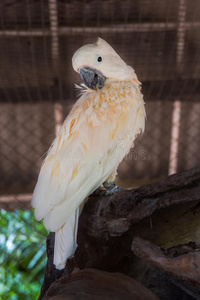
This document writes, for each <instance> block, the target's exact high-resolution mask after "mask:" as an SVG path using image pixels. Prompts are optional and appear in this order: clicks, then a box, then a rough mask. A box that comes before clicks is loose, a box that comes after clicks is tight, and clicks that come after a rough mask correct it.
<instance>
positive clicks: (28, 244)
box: [0, 210, 47, 300]
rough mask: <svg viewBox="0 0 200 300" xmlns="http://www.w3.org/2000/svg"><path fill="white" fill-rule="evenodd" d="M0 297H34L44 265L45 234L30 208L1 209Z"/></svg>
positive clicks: (21, 299)
mask: <svg viewBox="0 0 200 300" xmlns="http://www.w3.org/2000/svg"><path fill="white" fill-rule="evenodd" d="M0 228H1V231H0V299H3V300H7V299H9V300H18V299H20V300H23V299H26V300H29V299H37V297H38V295H39V291H40V288H41V284H42V280H43V276H44V268H45V265H46V252H45V250H46V244H45V242H46V235H47V231H46V230H45V228H44V226H43V224H42V222H36V221H35V219H34V215H33V211H32V210H31V211H21V210H16V211H14V212H6V211H5V210H1V218H0Z"/></svg>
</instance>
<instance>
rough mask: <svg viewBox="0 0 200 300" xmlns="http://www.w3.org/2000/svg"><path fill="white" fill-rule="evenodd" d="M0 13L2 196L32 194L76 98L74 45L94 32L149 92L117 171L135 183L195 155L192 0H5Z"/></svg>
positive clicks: (198, 25)
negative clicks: (143, 118)
mask: <svg viewBox="0 0 200 300" xmlns="http://www.w3.org/2000/svg"><path fill="white" fill-rule="evenodd" d="M0 14H1V16H0V187H1V188H0V197H1V199H5V198H6V197H7V199H8V200H9V199H10V201H11V200H12V197H14V198H15V199H18V200H19V201H24V200H27V199H28V200H29V199H30V198H31V193H32V190H33V188H34V185H35V183H36V179H37V176H38V172H39V169H40V165H41V163H42V157H43V155H44V154H45V152H46V151H47V150H48V148H49V146H50V144H51V142H52V141H53V139H54V137H55V134H56V132H57V130H58V128H59V126H60V124H61V123H62V121H63V120H64V118H65V117H66V115H67V113H68V112H69V110H70V108H71V107H72V105H73V103H75V101H76V99H77V95H76V91H75V88H74V84H75V83H80V78H79V76H78V74H75V72H74V71H73V69H72V65H71V58H72V55H73V53H74V52H75V51H76V50H77V49H78V48H79V47H80V46H81V45H84V44H86V43H92V42H94V41H95V40H96V39H97V37H98V36H101V37H102V38H103V39H105V40H106V41H107V42H109V43H110V44H111V45H112V46H113V48H114V49H116V51H117V52H118V53H119V54H120V56H121V57H122V58H123V59H124V60H125V61H126V62H127V63H128V64H129V65H131V66H133V68H134V69H135V71H136V73H137V75H138V78H139V79H140V81H141V82H142V84H143V88H142V91H143V94H144V99H145V102H146V111H147V123H146V130H145V133H144V135H143V136H142V137H141V138H138V139H137V141H136V142H135V148H134V150H132V152H131V153H130V154H129V155H128V156H127V158H126V159H125V160H124V162H123V163H122V164H121V166H120V168H119V180H120V181H121V182H123V181H125V180H126V185H130V184H131V185H133V184H141V183H143V182H148V181H152V180H156V179H159V178H162V177H165V176H167V175H168V174H172V173H176V172H178V171H182V170H184V169H188V168H192V167H195V166H199V165H200V134H199V132H200V117H199V116H200V102H199V100H200V2H199V1H198V0H169V1H165V0H135V1H128V0H127V1H117V0H115V1H113V0H104V1H93V0H91V1H61V0H58V1H56V0H49V1H45V0H43V1H42V0H38V1H37V0H35V1H34V0H27V1H15V0H2V1H0ZM9 197H10V198H9Z"/></svg>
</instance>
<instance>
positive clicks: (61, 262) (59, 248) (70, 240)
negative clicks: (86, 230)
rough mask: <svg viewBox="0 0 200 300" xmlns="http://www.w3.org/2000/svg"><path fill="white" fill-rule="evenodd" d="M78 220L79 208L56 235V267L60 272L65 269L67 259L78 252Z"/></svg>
mask: <svg viewBox="0 0 200 300" xmlns="http://www.w3.org/2000/svg"><path fill="white" fill-rule="evenodd" d="M78 218H79V208H77V209H76V211H75V212H74V214H73V215H71V217H70V218H69V220H68V221H67V222H66V223H65V224H64V225H63V226H62V227H61V228H59V229H58V230H57V231H56V233H55V246H54V265H55V267H56V269H58V270H62V269H64V267H65V264H66V261H67V259H68V258H69V257H70V256H72V255H73V254H74V252H75V251H76V248H77V230H78Z"/></svg>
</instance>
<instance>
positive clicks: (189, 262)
mask: <svg viewBox="0 0 200 300" xmlns="http://www.w3.org/2000/svg"><path fill="white" fill-rule="evenodd" d="M51 235H52V234H51ZM49 239H50V240H52V239H53V235H52V236H50V237H49ZM49 243H50V244H51V245H52V242H49ZM78 245H79V246H78V248H77V251H76V253H75V256H74V258H73V259H71V260H69V261H68V262H67V265H66V267H65V270H64V271H63V272H58V271H57V270H55V268H54V266H53V265H52V261H53V260H52V257H53V247H49V249H48V263H47V270H46V274H45V278H44V284H43V288H42V291H41V295H40V298H39V299H76V298H59V297H57V296H56V295H58V294H59V293H60V292H61V291H62V288H61V285H62V287H63V290H65V291H66V290H67V291H68V292H69V290H70V286H72V282H71V281H70V280H72V281H73V285H76V284H77V288H78V286H79V285H80V282H84V284H83V285H82V283H81V287H82V288H81V293H82V294H83V295H82V296H81V297H82V298H79V299H90V298H87V297H88V294H87V289H88V286H89V285H91V284H92V286H93V288H94V291H95V289H96V291H97V289H98V288H100V286H101V280H103V278H107V279H105V281H107V280H109V279H108V277H109V276H111V277H112V280H111V281H110V287H111V290H112V291H113V296H112V298H114V299H115V296H114V292H117V291H116V290H115V286H116V283H114V281H113V280H116V277H115V275H114V274H111V272H120V273H123V274H125V275H127V276H129V277H132V278H134V279H135V280H137V281H138V282H140V283H142V284H143V285H145V286H146V288H148V289H149V290H151V291H152V292H153V293H154V294H155V295H157V297H159V298H160V299H163V300H168V299H169V300H171V299H173V300H176V299H177V300H178V299H186V300H192V299H200V249H199V245H200V168H197V169H192V170H189V171H186V172H183V173H180V174H175V175H172V176H169V177H168V178H166V179H165V180H163V181H160V182H157V183H153V184H149V185H144V186H142V187H141V188H138V189H130V190H123V191H121V192H119V193H116V194H114V195H112V196H100V195H98V194H96V193H94V194H93V195H91V196H90V197H89V200H88V202H87V203H86V205H85V207H84V210H83V212H82V214H81V216H80V219H79V230H78ZM74 269H75V270H82V271H77V272H76V273H74V272H73V270H74ZM87 269H90V270H87ZM91 269H97V270H91ZM98 270H103V271H106V272H109V273H105V272H104V273H98V272H99V271H98ZM72 272H73V273H72ZM89 274H90V275H89ZM91 274H92V275H91ZM74 276H75V277H74ZM88 276H89V277H90V276H91V278H90V279H91V280H89V281H88ZM102 276H103V277H102ZM104 276H105V277H104ZM113 276H114V277H113ZM117 276H119V277H117V278H118V279H117V280H119V281H120V280H121V281H120V282H121V283H117V285H118V284H119V285H120V284H121V287H122V286H123V287H122V290H123V289H124V293H125V294H124V295H127V296H123V298H119V299H127V300H128V299H129V298H128V294H126V288H125V286H124V285H123V280H124V278H123V275H122V274H121V275H119V274H118V275H117ZM120 276H122V277H120ZM59 277H62V278H60V279H59V281H57V282H56V284H57V288H56V293H57V294H56V293H55V289H54V294H51V293H50V294H49V291H48V292H47V293H46V291H47V289H48V288H49V286H51V285H52V282H53V281H55V280H56V279H58V278H59ZM111 277H110V278H111ZM74 278H75V279H74ZM120 278H121V279H120ZM74 280H75V281H74ZM130 280H132V279H130ZM75 282H76V283H75ZM138 282H135V281H134V283H133V282H132V286H133V287H134V288H136V286H137V291H139V290H140V293H141V295H142V292H143V291H144V288H143V287H142V286H141V285H140V284H139V283H138ZM87 284H88V285H87ZM63 285H64V286H63ZM51 288H52V286H51V287H50V289H51ZM84 291H85V292H84ZM94 291H93V292H94ZM93 292H92V293H93ZM149 292H150V291H149ZM45 293H46V295H45V298H44V297H43V295H44V294H45ZM64 293H65V292H64ZM84 293H85V294H84ZM52 295H53V296H52ZM59 295H60V294H59ZM63 295H64V294H63ZM66 295H67V296H66V297H69V295H68V294H66ZM84 295H85V296H84ZM103 295H104V298H105V299H110V298H108V297H109V295H110V294H109V292H108V290H107V289H106V288H105V290H104V292H103V294H102V297H103ZM138 295H139V294H138ZM138 295H136V296H135V297H136V298H133V297H132V298H131V299H140V298H137V297H138ZM155 295H153V296H152V297H156V296H155ZM50 297H53V298H50ZM56 297H57V298H56ZM70 297H71V296H70ZM84 297H85V298H84ZM106 297H107V298H106ZM77 299H78V298H77ZM94 299H102V298H94ZM116 299H118V298H116ZM142 299H145V298H142ZM149 299H151V298H149ZM152 299H154V298H152ZM155 299H156V298H155Z"/></svg>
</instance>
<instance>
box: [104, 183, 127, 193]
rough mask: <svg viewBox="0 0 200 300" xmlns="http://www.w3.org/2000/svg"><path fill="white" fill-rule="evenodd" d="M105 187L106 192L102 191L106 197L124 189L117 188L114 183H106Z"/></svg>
mask: <svg viewBox="0 0 200 300" xmlns="http://www.w3.org/2000/svg"><path fill="white" fill-rule="evenodd" d="M103 186H104V187H105V190H102V191H103V192H104V196H111V195H113V194H115V193H118V192H121V191H123V188H122V187H119V186H117V185H116V184H115V183H114V182H104V183H103Z"/></svg>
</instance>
